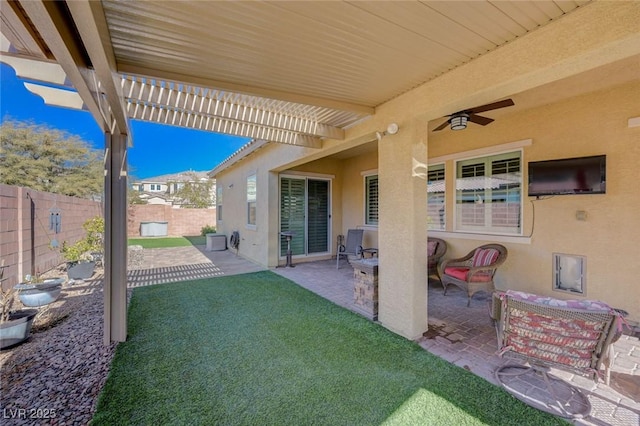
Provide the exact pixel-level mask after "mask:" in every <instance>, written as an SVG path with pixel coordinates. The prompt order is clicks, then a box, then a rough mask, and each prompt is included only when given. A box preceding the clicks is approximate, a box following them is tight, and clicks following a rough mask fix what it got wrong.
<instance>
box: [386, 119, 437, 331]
mask: <svg viewBox="0 0 640 426" xmlns="http://www.w3.org/2000/svg"><path fill="white" fill-rule="evenodd" d="M398 124H400V131H399V132H398V133H397V134H396V135H387V136H384V137H383V138H382V139H381V140H380V142H379V144H378V179H379V185H380V186H379V191H380V201H379V223H378V245H379V249H380V254H379V258H380V266H379V273H378V296H379V314H378V318H379V320H380V322H381V323H382V325H384V326H385V327H387V328H388V329H390V330H392V331H393V332H395V333H398V334H400V335H402V336H404V337H406V338H408V339H416V338H418V337H420V335H421V334H422V333H424V332H425V331H426V330H427V261H426V252H427V219H426V218H427V184H426V180H425V177H424V173H426V169H425V167H426V166H425V164H426V162H427V148H426V137H427V127H426V126H427V123H426V122H425V123H421V122H419V121H418V120H414V121H413V122H412V123H409V124H407V123H398Z"/></svg>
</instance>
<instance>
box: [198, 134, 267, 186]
mask: <svg viewBox="0 0 640 426" xmlns="http://www.w3.org/2000/svg"><path fill="white" fill-rule="evenodd" d="M267 143H269V142H268V141H265V140H252V141H250V142H249V143H247V144H245V145H244V146H242V147H240V149H238V150H237V151H236V152H234V153H233V154H231V155H230V156H229V157H227V158H226V159H224V160H222V162H221V163H220V164H218V165H217V166H216V167H215V168H214V169H213V170H211V171H210V172H209V173H207V174H208V175H209V177H211V178H214V177H215V176H216V175H217V174H218V173H220V172H222V171H223V170H226V169H228V168H229V167H231V166H232V165H234V164H236V163H237V162H238V161H240V160H242V159H243V158H245V157H247V156H248V155H249V154H251V153H252V152H254V151H256V150H258V149H260V148H262V147H263V146H265V145H266V144H267Z"/></svg>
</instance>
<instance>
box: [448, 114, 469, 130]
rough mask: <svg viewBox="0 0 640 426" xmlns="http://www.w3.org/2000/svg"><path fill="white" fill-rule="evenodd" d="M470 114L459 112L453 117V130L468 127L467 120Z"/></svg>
mask: <svg viewBox="0 0 640 426" xmlns="http://www.w3.org/2000/svg"><path fill="white" fill-rule="evenodd" d="M468 120H469V116H468V115H467V114H459V115H455V116H453V117H451V121H450V123H451V130H464V129H466V128H467V121H468Z"/></svg>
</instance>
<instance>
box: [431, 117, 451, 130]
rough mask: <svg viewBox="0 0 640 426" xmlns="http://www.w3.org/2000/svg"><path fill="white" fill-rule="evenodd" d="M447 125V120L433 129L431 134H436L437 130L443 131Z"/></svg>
mask: <svg viewBox="0 0 640 426" xmlns="http://www.w3.org/2000/svg"><path fill="white" fill-rule="evenodd" d="M448 125H449V120H447V121H445V122H444V123H442V124H441V125H439V126H438V127H436V128H435V129H433V130H432V131H433V132H437V131H439V130H442V129H444V128H445V127H447V126H448Z"/></svg>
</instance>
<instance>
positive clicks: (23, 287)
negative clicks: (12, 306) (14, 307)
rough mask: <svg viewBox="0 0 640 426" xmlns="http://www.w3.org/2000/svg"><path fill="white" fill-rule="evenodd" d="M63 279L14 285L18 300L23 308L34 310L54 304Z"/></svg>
mask: <svg viewBox="0 0 640 426" xmlns="http://www.w3.org/2000/svg"><path fill="white" fill-rule="evenodd" d="M63 283H64V278H52V279H48V280H44V282H42V283H37V284H31V283H20V284H17V285H16V287H15V288H16V290H18V299H20V301H21V302H22V304H23V305H24V306H28V307H31V308H36V307H38V306H44V305H48V304H49V303H51V302H54V301H55V300H56V299H57V298H58V297H59V296H60V292H61V291H62V284H63Z"/></svg>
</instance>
